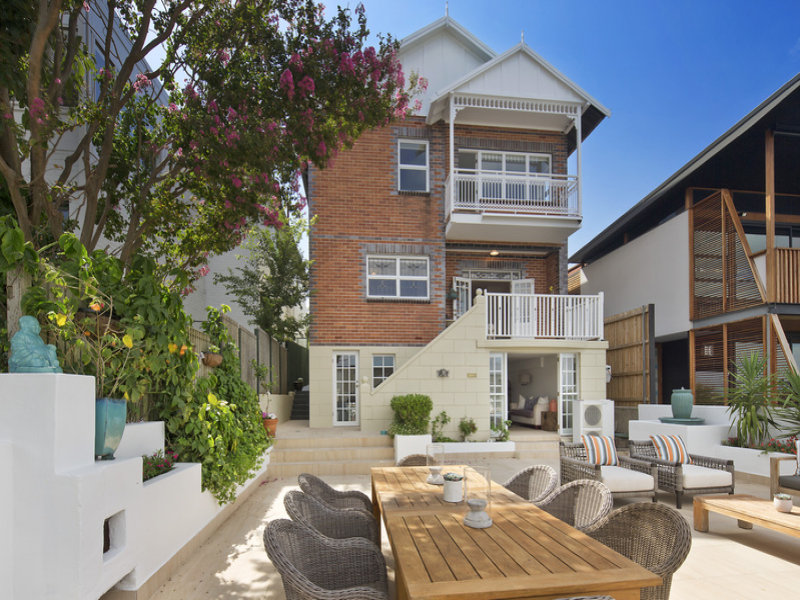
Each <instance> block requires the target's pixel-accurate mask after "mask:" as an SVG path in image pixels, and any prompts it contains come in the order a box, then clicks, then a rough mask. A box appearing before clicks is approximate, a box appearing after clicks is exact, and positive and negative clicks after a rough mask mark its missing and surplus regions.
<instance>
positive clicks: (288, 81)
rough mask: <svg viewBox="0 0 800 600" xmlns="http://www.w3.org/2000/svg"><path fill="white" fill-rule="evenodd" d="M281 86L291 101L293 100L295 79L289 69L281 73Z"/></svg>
mask: <svg viewBox="0 0 800 600" xmlns="http://www.w3.org/2000/svg"><path fill="white" fill-rule="evenodd" d="M279 84H280V86H281V88H283V89H284V90H285V91H286V95H287V96H288V97H289V100H292V99H293V98H294V77H292V72H291V71H290V70H289V69H285V70H284V71H283V73H281V78H280V81H279Z"/></svg>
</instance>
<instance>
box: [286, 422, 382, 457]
mask: <svg viewBox="0 0 800 600" xmlns="http://www.w3.org/2000/svg"><path fill="white" fill-rule="evenodd" d="M312 431H313V430H312ZM392 447H393V445H392V438H390V437H389V436H388V435H369V436H342V437H315V436H314V435H313V433H310V434H309V436H308V437H291V438H290V437H281V430H280V425H279V426H278V436H277V438H275V450H288V449H290V448H298V449H302V450H306V449H310V448H392ZM273 452H274V450H273Z"/></svg>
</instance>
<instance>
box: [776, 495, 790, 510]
mask: <svg viewBox="0 0 800 600" xmlns="http://www.w3.org/2000/svg"><path fill="white" fill-rule="evenodd" d="M772 504H773V505H774V506H775V510H777V511H778V512H782V513H790V512H792V506H793V504H792V498H791V497H789V498H779V497H778V496H777V495H776V496H775V497H774V498H773V499H772Z"/></svg>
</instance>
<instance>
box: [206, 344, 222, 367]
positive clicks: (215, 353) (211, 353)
mask: <svg viewBox="0 0 800 600" xmlns="http://www.w3.org/2000/svg"><path fill="white" fill-rule="evenodd" d="M202 360H203V364H204V365H205V366H207V367H210V368H212V369H215V368H216V367H218V366H220V365H221V364H222V353H221V352H220V350H219V346H215V345H214V344H211V345H210V346H209V347H208V350H206V351H205V352H203V353H202Z"/></svg>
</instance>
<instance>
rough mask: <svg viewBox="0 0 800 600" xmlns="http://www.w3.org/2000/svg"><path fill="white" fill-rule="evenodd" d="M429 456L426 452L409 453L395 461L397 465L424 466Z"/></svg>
mask: <svg viewBox="0 0 800 600" xmlns="http://www.w3.org/2000/svg"><path fill="white" fill-rule="evenodd" d="M429 458H433V457H429V456H428V455H427V454H409V455H408V456H404V457H403V458H401V459H400V460H398V461H397V465H395V466H397V467H424V466H427V464H428V459H429Z"/></svg>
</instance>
